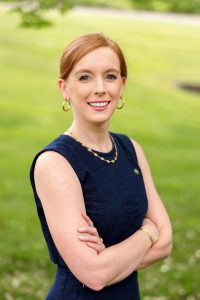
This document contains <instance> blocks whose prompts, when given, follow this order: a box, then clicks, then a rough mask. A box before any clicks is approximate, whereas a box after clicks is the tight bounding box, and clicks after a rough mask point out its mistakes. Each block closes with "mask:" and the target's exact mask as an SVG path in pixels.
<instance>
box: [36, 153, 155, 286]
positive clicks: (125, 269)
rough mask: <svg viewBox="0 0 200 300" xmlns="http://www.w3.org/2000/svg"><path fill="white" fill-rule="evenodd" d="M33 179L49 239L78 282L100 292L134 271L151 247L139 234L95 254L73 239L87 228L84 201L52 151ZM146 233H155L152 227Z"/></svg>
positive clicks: (65, 164) (71, 174)
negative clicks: (79, 229)
mask: <svg viewBox="0 0 200 300" xmlns="http://www.w3.org/2000/svg"><path fill="white" fill-rule="evenodd" d="M34 176H35V183H36V189H37V193H38V195H39V197H40V199H41V202H42V206H43V209H44V213H45V216H46V219H47V223H48V226H49V229H50V232H51V234H52V238H53V240H54V242H55V245H56V247H57V248H58V251H59V252H60V254H61V256H62V257H63V259H64V261H65V262H66V264H67V266H68V267H69V268H70V270H71V271H72V273H73V274H74V275H75V276H76V277H77V278H78V280H79V281H81V282H82V283H84V284H85V285H87V286H88V287H90V288H91V289H94V290H100V289H102V288H103V287H104V286H106V285H109V284H112V283H115V282H117V281H115V278H119V276H120V280H122V279H124V278H126V277H127V276H128V275H130V274H131V273H132V272H133V271H134V270H136V268H137V266H138V265H139V264H140V262H141V261H142V260H143V257H144V256H145V255H146V253H147V251H148V250H149V248H150V246H151V242H150V240H149V238H148V236H147V235H146V234H144V233H143V232H142V231H141V230H139V231H137V232H136V233H134V234H133V235H132V236H130V237H129V238H128V239H126V240H124V241H123V242H121V243H119V244H117V245H114V246H111V247H108V248H107V249H105V250H104V251H102V252H101V253H99V254H98V253H97V251H95V250H94V249H92V248H90V247H88V246H87V244H86V243H82V242H81V241H80V240H79V239H78V238H77V236H78V233H77V228H79V227H80V226H85V225H87V223H86V221H85V220H84V219H83V217H82V213H85V206H84V199H83V194H82V189H81V185H80V182H79V180H78V177H77V175H76V173H75V172H74V170H73V168H72V167H71V165H70V164H69V163H68V162H67V161H66V160H65V159H64V158H63V157H62V156H61V155H59V154H58V153H55V152H52V151H48V152H44V153H43V154H41V155H40V156H39V158H38V159H37V162H36V166H35V173H34ZM148 230H150V231H152V232H153V233H154V232H155V231H156V229H155V226H154V225H153V223H152V224H150V225H149V227H148ZM153 233H152V234H153ZM119 258H120V260H119Z"/></svg>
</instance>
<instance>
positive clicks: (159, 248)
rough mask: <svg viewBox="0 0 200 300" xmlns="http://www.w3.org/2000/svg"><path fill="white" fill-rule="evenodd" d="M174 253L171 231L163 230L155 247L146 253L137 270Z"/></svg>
mask: <svg viewBox="0 0 200 300" xmlns="http://www.w3.org/2000/svg"><path fill="white" fill-rule="evenodd" d="M171 251H172V232H171V229H164V228H163V229H162V230H160V232H159V239H158V241H157V242H156V243H155V244H154V246H153V247H152V248H151V249H150V250H149V251H148V252H147V253H146V255H145V256H144V257H143V259H142V260H141V262H140V264H139V265H138V267H137V269H138V270H139V269H143V268H146V267H148V266H149V265H152V264H153V263H155V262H156V261H159V260H161V259H164V258H166V257H168V256H169V255H170V254H171Z"/></svg>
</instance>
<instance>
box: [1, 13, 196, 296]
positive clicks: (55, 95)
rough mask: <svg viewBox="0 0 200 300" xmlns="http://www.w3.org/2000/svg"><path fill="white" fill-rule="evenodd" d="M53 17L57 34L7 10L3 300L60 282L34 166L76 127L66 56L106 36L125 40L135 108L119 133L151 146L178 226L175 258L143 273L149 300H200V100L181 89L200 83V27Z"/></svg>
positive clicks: (122, 117) (119, 116)
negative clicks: (76, 45)
mask: <svg viewBox="0 0 200 300" xmlns="http://www.w3.org/2000/svg"><path fill="white" fill-rule="evenodd" d="M49 17H50V19H51V20H53V22H54V26H53V27H50V28H48V29H41V30H34V29H23V28H20V27H18V22H19V16H18V15H16V14H14V13H12V14H9V13H8V12H5V11H0V19H1V27H0V41H1V47H0V70H1V76H0V87H1V93H0V111H1V117H0V123H1V126H0V134H1V141H0V143H1V148H0V162H1V173H0V185H1V187H0V199H1V209H0V236H1V244H0V253H1V255H0V287H1V288H0V299H1V300H13V299H15V300H24V299H25V300H36V299H37V300H42V299H44V298H45V295H46V293H47V290H48V288H49V287H50V286H51V284H52V281H53V277H54V274H55V267H54V266H53V265H52V264H51V263H50V262H49V258H48V252H47V249H46V245H45V242H44V239H43V236H42V232H41V229H40V225H39V221H38V217H37V214H36V209H35V203H34V200H33V195H32V190H31V188H30V184H29V167H30V164H31V161H32V158H33V156H34V154H35V153H36V152H37V151H38V150H40V149H41V148H42V147H43V146H45V145H46V144H47V143H49V142H50V141H51V140H52V139H54V138H55V137H56V136H58V135H59V134H60V133H62V132H64V131H65V130H66V129H67V128H68V126H69V125H70V122H71V120H72V115H71V113H64V112H62V109H61V104H62V98H61V95H60V94H59V91H58V88H57V78H58V74H59V71H58V68H59V59H60V56H61V53H62V51H63V49H64V47H65V46H66V45H67V43H68V42H69V41H71V40H72V39H73V38H75V37H77V36H79V35H81V34H84V33H88V32H96V31H100V32H103V33H105V34H106V35H108V36H109V37H111V38H113V39H114V40H117V41H118V43H119V44H120V46H121V47H122V49H123V50H124V53H125V56H126V58H127V62H128V67H129V76H128V81H127V86H126V91H125V95H124V98H125V101H126V105H125V108H124V109H123V110H122V111H117V112H116V114H115V115H114V117H113V120H112V122H111V127H110V130H112V131H115V132H123V133H126V134H127V135H129V136H130V137H132V138H135V139H136V140H137V141H138V142H139V143H140V144H141V145H142V146H143V149H144V151H145V153H146V156H147V157H148V160H149V164H150V166H151V170H152V174H153V178H154V181H155V184H156V187H157V190H158V191H159V194H160V196H161V198H162V199H163V202H164V204H165V206H166V207H167V210H168V212H169V215H170V218H171V221H172V224H173V230H174V250H173V254H172V256H171V257H170V258H168V259H166V260H165V261H162V262H159V263H157V264H155V265H154V266H152V267H150V268H147V269H145V270H143V271H141V272H140V273H139V274H140V275H139V278H140V287H141V295H142V299H144V300H198V299H200V272H199V265H200V242H199V235H200V222H199V216H200V201H199V197H200V184H199V182H200V172H199V169H200V154H199V152H200V151H199V150H200V138H199V133H200V117H199V113H200V97H199V95H198V94H192V93H189V92H185V91H182V90H179V89H177V83H178V82H181V81H189V82H198V80H200V76H199V70H200V39H199V36H200V26H195V25H193V26H192V25H183V24H182V25H178V24H172V23H170V24H169V23H158V22H155V23H154V22H148V21H136V20H132V19H127V18H123V17H114V16H112V17H102V16H98V15H93V16H87V15H78V14H76V15H73V13H71V12H69V13H68V14H66V15H64V16H59V15H58V14H57V13H56V12H50V13H49ZM199 83H200V82H199ZM102 300H103V299H102Z"/></svg>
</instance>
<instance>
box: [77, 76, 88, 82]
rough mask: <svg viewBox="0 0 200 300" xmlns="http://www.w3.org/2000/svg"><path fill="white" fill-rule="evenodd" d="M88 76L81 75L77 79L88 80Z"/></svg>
mask: <svg viewBox="0 0 200 300" xmlns="http://www.w3.org/2000/svg"><path fill="white" fill-rule="evenodd" d="M89 79H90V77H89V75H82V76H81V77H80V78H79V81H86V80H89Z"/></svg>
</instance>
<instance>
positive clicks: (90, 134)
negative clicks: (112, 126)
mask: <svg viewBox="0 0 200 300" xmlns="http://www.w3.org/2000/svg"><path fill="white" fill-rule="evenodd" d="M108 125H109V124H105V123H104V124H102V125H99V124H98V125H94V124H91V123H90V124H87V125H85V124H84V126H82V125H81V124H79V123H77V122H75V120H74V121H73V123H72V124H71V126H70V127H69V131H70V132H72V134H73V135H74V136H75V137H77V138H78V139H79V140H80V141H81V142H82V143H83V144H85V145H87V146H88V147H90V148H92V149H94V150H97V151H100V152H108V151H110V150H111V149H112V142H111V140H110V137H109V132H108V127H109V126H108Z"/></svg>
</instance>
